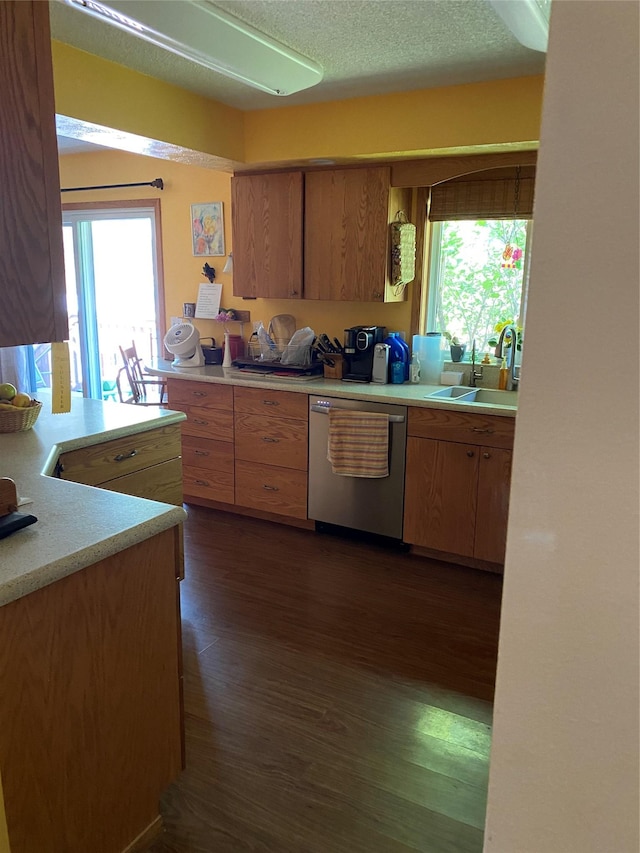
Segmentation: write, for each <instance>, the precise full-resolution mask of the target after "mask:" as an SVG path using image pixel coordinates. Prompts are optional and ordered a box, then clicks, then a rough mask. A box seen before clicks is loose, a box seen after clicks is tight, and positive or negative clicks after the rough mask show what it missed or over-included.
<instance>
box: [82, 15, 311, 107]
mask: <svg viewBox="0 0 640 853" xmlns="http://www.w3.org/2000/svg"><path fill="white" fill-rule="evenodd" d="M65 2H66V3H67V4H68V5H69V6H71V7H72V8H74V9H78V10H80V11H82V12H84V13H86V14H88V15H91V16H92V17H94V18H97V19H99V20H101V21H103V22H105V23H108V24H111V25H112V26H114V27H117V28H118V29H121V30H124V31H125V32H128V33H130V34H131V35H133V36H136V37H137V38H141V39H144V40H145V41H147V42H150V43H151V44H153V45H156V46H157V47H161V48H163V49H164V50H168V51H170V52H171V53H174V54H176V55H177V56H181V57H183V58H184V59H188V60H190V61H191V62H195V63H197V64H198V65H202V66H204V67H205V68H209V69H211V70H212V71H217V72H219V73H220V74H224V75H225V76H227V77H232V78H233V79H234V80H239V81H240V82H241V83H245V84H246V85H247V86H252V87H253V88H256V89H260V90H261V91H263V92H269V93H270V94H272V95H280V96H283V95H291V94H292V93H294V92H300V91H302V90H303V89H309V88H310V87H311V86H315V85H316V84H318V83H319V82H320V81H321V80H322V68H321V67H320V66H319V65H318V64H317V63H316V62H314V61H313V60H311V59H308V58H307V57H305V56H302V54H299V53H296V52H295V51H293V50H291V49H290V48H288V47H286V46H285V45H283V44H280V43H279V42H277V41H275V40H274V39H272V38H270V37H269V36H267V35H265V34H264V33H261V32H260V31H259V30H256V29H255V28H254V27H251V26H249V24H245V23H244V22H243V21H241V20H240V19H239V18H236V17H234V16H233V15H230V14H228V13H227V12H223V11H222V10H221V9H218V8H217V7H216V6H214V5H213V4H212V3H209V2H207V0H180V2H176V0H108V2H107V3H98V2H95V0H65Z"/></svg>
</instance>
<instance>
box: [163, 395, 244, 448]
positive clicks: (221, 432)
mask: <svg viewBox="0 0 640 853" xmlns="http://www.w3.org/2000/svg"><path fill="white" fill-rule="evenodd" d="M170 405H171V404H170ZM181 411H183V412H184V413H185V415H186V416H187V419H186V421H183V422H182V434H183V436H186V435H192V436H196V437H199V438H211V439H213V440H214V441H226V442H227V443H229V444H231V445H233V407H232V409H231V410H230V411H228V412H225V411H222V410H220V409H200V408H198V407H197V406H183V407H182V409H181Z"/></svg>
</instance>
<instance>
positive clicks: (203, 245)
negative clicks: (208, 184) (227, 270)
mask: <svg viewBox="0 0 640 853" xmlns="http://www.w3.org/2000/svg"><path fill="white" fill-rule="evenodd" d="M191 240H192V243H193V254H194V255H196V256H197V257H201V256H203V255H214V256H216V255H224V253H225V252H224V219H223V217H222V202H221V201H209V202H204V203H202V204H192V205H191Z"/></svg>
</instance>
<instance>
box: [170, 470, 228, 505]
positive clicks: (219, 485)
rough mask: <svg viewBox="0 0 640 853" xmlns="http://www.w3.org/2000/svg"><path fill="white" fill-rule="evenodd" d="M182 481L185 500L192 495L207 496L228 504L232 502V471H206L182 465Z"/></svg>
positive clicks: (197, 496)
mask: <svg viewBox="0 0 640 853" xmlns="http://www.w3.org/2000/svg"><path fill="white" fill-rule="evenodd" d="M182 481H183V484H184V493H185V500H186V501H187V502H188V501H189V497H194V498H208V499H209V500H211V501H222V502H223V503H228V504H232V503H233V496H234V489H233V483H234V478H233V471H231V472H227V471H207V470H204V469H202V468H192V467H191V466H190V465H183V466H182Z"/></svg>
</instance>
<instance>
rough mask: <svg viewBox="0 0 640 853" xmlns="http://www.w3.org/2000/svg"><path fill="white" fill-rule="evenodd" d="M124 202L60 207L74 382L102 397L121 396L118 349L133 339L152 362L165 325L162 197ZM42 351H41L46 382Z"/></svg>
mask: <svg viewBox="0 0 640 853" xmlns="http://www.w3.org/2000/svg"><path fill="white" fill-rule="evenodd" d="M125 204H129V203H123V205H121V206H105V207H97V206H95V205H87V206H86V207H81V206H80V205H67V206H65V207H64V209H63V236H64V252H65V269H66V281H67V310H68V313H69V347H70V351H71V387H72V391H73V392H75V393H78V394H82V395H84V396H85V397H93V398H95V399H98V400H100V399H118V396H117V389H116V378H117V376H118V372H119V370H120V368H121V367H122V366H123V362H122V358H121V355H120V347H122V348H123V349H124V348H125V347H130V346H131V343H132V341H133V342H134V343H135V346H136V349H137V352H138V355H139V356H140V358H142V359H143V360H144V361H146V362H147V363H148V362H149V361H150V360H151V359H152V358H153V357H156V356H157V355H158V354H159V351H160V350H159V347H160V345H161V343H162V334H163V329H164V309H163V301H164V300H163V291H162V278H161V267H162V261H161V253H160V246H159V202H158V203H156V202H149V203H148V204H149V206H148V207H145V206H135V207H129V206H125ZM44 355H45V354H40V356H39V353H38V352H37V351H36V360H37V363H38V364H39V366H40V371H39V373H40V375H39V377H38V381H39V383H41V384H43V385H46V384H48V382H47V376H46V373H47V369H46V368H47V366H48V365H47V359H46V357H43V356H44ZM43 367H44V369H42V368H43Z"/></svg>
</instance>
